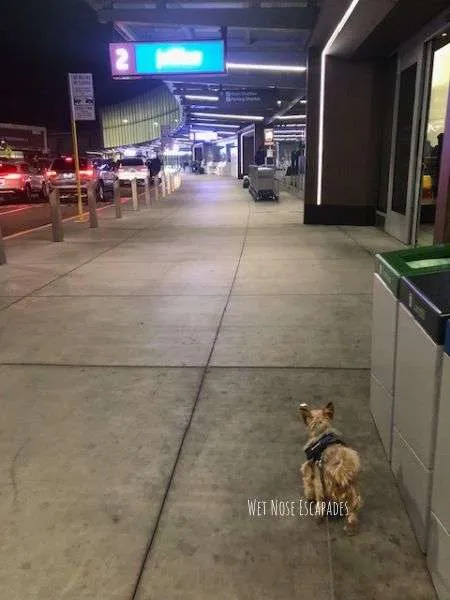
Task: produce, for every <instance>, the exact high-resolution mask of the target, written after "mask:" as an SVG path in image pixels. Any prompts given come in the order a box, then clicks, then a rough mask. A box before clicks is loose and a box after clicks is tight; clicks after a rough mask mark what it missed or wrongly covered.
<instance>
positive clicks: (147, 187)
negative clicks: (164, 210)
mask: <svg viewBox="0 0 450 600" xmlns="http://www.w3.org/2000/svg"><path fill="white" fill-rule="evenodd" d="M151 205H152V199H151V197H150V177H146V178H145V208H150V206H151Z"/></svg>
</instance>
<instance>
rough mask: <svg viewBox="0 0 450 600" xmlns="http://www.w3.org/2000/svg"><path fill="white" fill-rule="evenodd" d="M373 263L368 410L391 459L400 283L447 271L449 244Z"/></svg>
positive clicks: (388, 256) (400, 252)
mask: <svg viewBox="0 0 450 600" xmlns="http://www.w3.org/2000/svg"><path fill="white" fill-rule="evenodd" d="M375 262H376V267H375V274H374V278H373V318H372V355H371V385H370V388H371V392H370V407H371V411H372V415H373V418H374V421H375V424H376V426H377V429H378V433H379V435H380V438H381V441H382V443H383V446H384V450H385V452H386V455H387V457H388V459H389V460H390V459H391V450H392V427H393V405H394V395H395V394H394V369H395V367H394V364H395V354H396V343H397V320H398V304H399V302H398V297H399V294H400V281H401V278H402V277H404V276H413V275H417V274H422V273H433V272H439V271H445V270H448V271H450V244H442V245H437V246H426V247H419V248H407V249H404V250H397V251H395V252H386V253H383V254H378V255H377V256H376V257H375Z"/></svg>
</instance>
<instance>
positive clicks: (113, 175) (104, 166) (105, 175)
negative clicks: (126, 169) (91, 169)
mask: <svg viewBox="0 0 450 600" xmlns="http://www.w3.org/2000/svg"><path fill="white" fill-rule="evenodd" d="M97 170H98V176H99V178H100V180H101V181H102V182H103V189H104V190H105V191H106V192H109V191H111V190H113V189H114V183H115V182H116V181H117V170H118V167H117V164H116V163H115V162H114V161H112V160H105V161H104V162H102V163H99V164H98V165H97Z"/></svg>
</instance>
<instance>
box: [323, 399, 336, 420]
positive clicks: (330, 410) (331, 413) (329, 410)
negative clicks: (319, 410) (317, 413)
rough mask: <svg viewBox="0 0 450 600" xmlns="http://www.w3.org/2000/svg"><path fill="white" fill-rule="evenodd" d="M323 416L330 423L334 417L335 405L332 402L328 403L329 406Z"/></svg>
mask: <svg viewBox="0 0 450 600" xmlns="http://www.w3.org/2000/svg"><path fill="white" fill-rule="evenodd" d="M323 414H324V415H325V416H326V417H328V418H329V419H330V421H331V420H332V419H333V417H334V404H333V403H332V402H328V404H327V405H326V406H325V408H324V409H323Z"/></svg>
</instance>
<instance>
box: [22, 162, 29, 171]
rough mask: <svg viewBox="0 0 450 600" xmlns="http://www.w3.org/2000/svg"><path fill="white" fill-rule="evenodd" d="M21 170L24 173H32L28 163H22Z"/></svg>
mask: <svg viewBox="0 0 450 600" xmlns="http://www.w3.org/2000/svg"><path fill="white" fill-rule="evenodd" d="M20 170H21V171H22V173H30V166H29V165H27V163H22V164H21V165H20Z"/></svg>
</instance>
